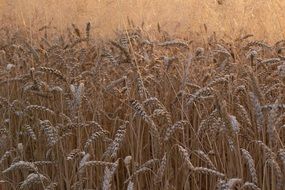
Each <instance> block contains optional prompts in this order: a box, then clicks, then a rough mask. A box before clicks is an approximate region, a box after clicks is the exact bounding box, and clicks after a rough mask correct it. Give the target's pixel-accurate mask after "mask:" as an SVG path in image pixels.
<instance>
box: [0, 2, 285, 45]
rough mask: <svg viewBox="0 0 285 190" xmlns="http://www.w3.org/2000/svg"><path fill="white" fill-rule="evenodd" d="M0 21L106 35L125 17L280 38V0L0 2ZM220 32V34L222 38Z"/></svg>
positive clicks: (187, 29)
mask: <svg viewBox="0 0 285 190" xmlns="http://www.w3.org/2000/svg"><path fill="white" fill-rule="evenodd" d="M0 9H1V23H2V25H3V24H6V25H7V24H16V26H18V27H26V28H28V29H30V30H31V31H37V30H38V29H39V28H40V27H41V26H43V25H46V24H48V23H51V24H52V25H53V26H55V27H57V29H59V30H61V31H63V30H64V29H65V28H66V26H67V25H70V24H71V23H75V24H78V25H79V26H80V25H82V26H84V25H85V23H86V22H87V21H90V22H91V23H92V26H93V32H95V33H96V34H97V35H99V36H104V37H105V36H110V35H112V34H113V33H114V30H115V29H118V28H119V29H122V28H125V27H126V26H127V18H129V19H130V20H132V21H133V22H134V23H135V24H136V25H142V23H144V28H145V29H146V30H152V29H155V28H156V26H157V23H158V22H159V23H160V25H161V27H162V28H163V29H164V30H166V31H168V32H172V33H173V34H179V35H181V34H183V35H191V34H193V32H194V33H195V32H196V33H200V32H202V31H205V29H204V28H205V27H204V24H205V25H206V26H207V29H208V32H211V33H212V32H213V31H216V32H217V33H218V34H220V35H225V36H228V37H229V38H233V37H237V36H240V35H244V34H246V33H252V34H254V35H255V37H256V38H262V39H267V40H270V41H275V40H277V39H281V38H284V28H285V19H284V16H285V12H284V9H285V1H283V0H258V1H256V0H203V1H200V0H171V1H170V0H41V1H39V0H0ZM225 36H223V37H225Z"/></svg>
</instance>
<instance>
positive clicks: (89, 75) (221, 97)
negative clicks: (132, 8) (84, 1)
mask: <svg viewBox="0 0 285 190" xmlns="http://www.w3.org/2000/svg"><path fill="white" fill-rule="evenodd" d="M98 2H99V1H98ZM117 2H119V1H117ZM139 2H140V1H136V3H139ZM154 2H156V1H154ZM178 2H180V1H177V2H176V3H178ZM223 2H226V3H227V1H223ZM223 2H222V5H223ZM276 2H277V1H276ZM73 3H74V2H73ZM121 3H122V2H121ZM141 3H142V2H141ZM180 3H182V2H180ZM71 5H72V3H71ZM222 5H219V6H222ZM22 18H25V17H22ZM65 22H66V23H68V21H65ZM123 25H124V26H123V27H122V28H125V29H126V28H128V29H127V30H125V29H122V30H117V31H116V32H115V33H114V34H113V36H112V37H110V38H109V39H108V38H101V37H98V36H96V31H94V30H96V25H95V26H94V25H93V24H92V22H91V24H90V23H87V24H86V25H85V26H84V27H80V26H78V25H76V24H70V25H68V27H67V29H66V30H63V29H59V28H53V27H52V26H54V24H51V25H50V26H47V27H42V28H41V29H40V30H38V28H37V29H32V28H30V27H26V28H22V27H16V26H15V25H14V24H11V26H8V25H5V26H2V28H1V30H0V113H1V114H0V171H1V172H0V185H1V186H0V187H1V188H2V189H35V190H36V189H46V190H52V189H80V190H83V189H86V190H87V189H103V190H108V189H128V190H132V189H137V190H140V189H154V190H156V189H157V190H160V189H169V190H172V189H173V190H174V189H205V190H212V189H220V190H223V189H233V190H234V189H243V190H246V189H263V190H275V189H276V190H281V189H283V186H284V185H285V180H284V172H285V171H284V169H285V151H284V140H285V139H284V132H285V131H284V128H285V117H284V109H285V99H284V96H283V95H284V92H285V89H284V87H285V84H284V83H285V62H284V60H285V52H284V49H285V42H284V40H281V41H277V42H269V41H258V40H256V39H258V38H257V37H258V36H260V35H261V34H260V33H259V34H257V35H247V33H244V34H243V35H242V36H240V34H239V35H237V36H239V37H238V38H234V36H235V35H234V34H233V36H231V38H219V37H218V36H217V35H216V34H215V33H212V32H210V31H207V32H206V31H204V33H203V34H202V36H200V38H199V35H195V36H187V35H186V36H185V35H181V37H180V38H178V37H176V36H177V33H176V34H175V35H173V33H175V32H173V33H172V32H171V33H172V34H169V33H168V32H167V31H168V28H167V27H163V26H161V25H156V27H155V29H154V28H152V29H151V30H149V29H148V28H146V27H143V26H139V27H138V26H137V25H134V24H132V23H131V22H130V23H129V24H128V25H127V24H126V23H124V24H123ZM113 26H115V25H113ZM110 28H111V26H110ZM119 28H120V27H119ZM170 31H171V30H170ZM275 37H276V38H277V36H274V37H273V38H271V40H272V39H274V38H275ZM263 39H267V38H265V37H264V38H263ZM268 40H269V39H268Z"/></svg>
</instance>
